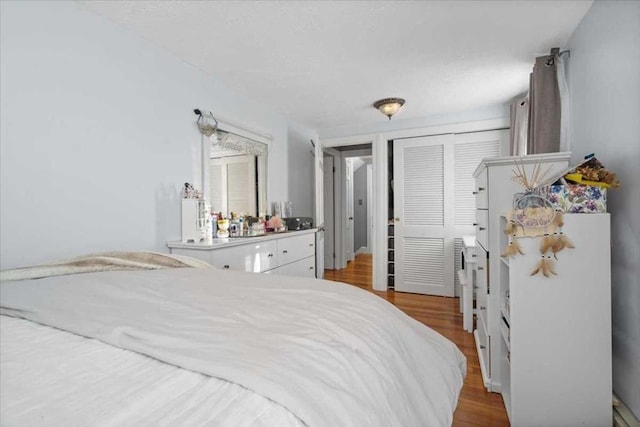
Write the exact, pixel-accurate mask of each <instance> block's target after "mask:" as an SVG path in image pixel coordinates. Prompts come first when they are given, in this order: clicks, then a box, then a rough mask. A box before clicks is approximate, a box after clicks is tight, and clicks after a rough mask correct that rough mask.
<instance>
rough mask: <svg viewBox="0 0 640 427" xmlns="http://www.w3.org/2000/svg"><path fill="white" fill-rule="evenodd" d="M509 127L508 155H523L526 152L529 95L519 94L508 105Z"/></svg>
mask: <svg viewBox="0 0 640 427" xmlns="http://www.w3.org/2000/svg"><path fill="white" fill-rule="evenodd" d="M509 109H510V129H511V131H510V132H509V155H510V156H524V155H525V154H527V139H528V133H529V95H522V96H519V97H518V98H517V99H516V100H515V101H513V102H512V103H511V104H510V105H509Z"/></svg>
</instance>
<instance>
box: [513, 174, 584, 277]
mask: <svg viewBox="0 0 640 427" xmlns="http://www.w3.org/2000/svg"><path fill="white" fill-rule="evenodd" d="M550 168H551V167H549V168H547V169H546V170H545V171H542V166H541V165H540V164H536V165H534V167H533V170H532V171H531V173H530V174H527V171H526V169H525V166H524V164H523V163H520V164H518V163H516V169H514V170H513V177H512V179H513V180H514V181H515V182H516V183H518V184H520V185H521V186H522V187H523V188H524V192H522V193H517V194H516V195H515V196H514V199H513V209H511V210H510V211H509V212H508V213H507V215H506V220H507V224H506V226H505V229H504V232H505V234H507V235H508V236H509V244H508V246H507V247H506V249H505V251H504V252H503V253H502V254H501V256H503V257H513V256H516V255H524V253H523V251H522V248H521V247H520V245H519V243H518V239H519V238H522V237H530V238H539V239H540V260H539V261H538V263H537V264H536V266H535V267H534V269H533V271H532V272H531V275H532V276H533V275H536V274H539V273H541V274H542V275H543V276H544V277H551V276H552V275H557V273H556V271H555V266H554V260H557V259H558V253H559V252H560V251H562V250H563V249H565V248H574V246H573V244H572V243H571V241H570V240H569V238H568V237H567V236H566V235H564V234H563V232H562V227H563V225H564V221H563V218H562V215H563V214H562V211H560V210H559V209H557V208H555V207H554V206H553V204H552V203H551V202H550V201H549V200H548V199H547V197H546V194H547V193H546V192H545V191H543V190H541V189H540V185H541V183H543V182H544V181H545V179H546V177H547V175H548V173H549V170H550Z"/></svg>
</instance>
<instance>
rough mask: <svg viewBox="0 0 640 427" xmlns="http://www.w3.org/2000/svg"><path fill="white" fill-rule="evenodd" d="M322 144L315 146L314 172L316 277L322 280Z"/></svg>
mask: <svg viewBox="0 0 640 427" xmlns="http://www.w3.org/2000/svg"><path fill="white" fill-rule="evenodd" d="M322 156H323V150H322V142H321V141H318V142H316V144H315V146H314V171H315V184H316V185H315V191H316V194H315V196H316V197H315V216H316V221H315V223H316V227H317V228H318V232H317V233H316V277H317V278H318V279H322V278H323V277H324V234H325V233H324V190H323V182H324V173H323V168H324V159H323V158H322Z"/></svg>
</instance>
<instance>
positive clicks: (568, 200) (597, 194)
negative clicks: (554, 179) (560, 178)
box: [547, 183, 607, 213]
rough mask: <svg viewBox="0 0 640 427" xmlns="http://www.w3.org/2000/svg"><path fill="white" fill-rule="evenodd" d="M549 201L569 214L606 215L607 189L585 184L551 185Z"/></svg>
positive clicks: (548, 192)
mask: <svg viewBox="0 0 640 427" xmlns="http://www.w3.org/2000/svg"><path fill="white" fill-rule="evenodd" d="M547 199H548V200H549V201H550V202H551V204H552V205H553V206H554V207H557V208H559V209H561V210H562V211H563V212H567V213H606V212H607V189H606V188H600V187H595V186H591V185H583V184H570V183H567V184H561V185H550V186H549V187H548V190H547Z"/></svg>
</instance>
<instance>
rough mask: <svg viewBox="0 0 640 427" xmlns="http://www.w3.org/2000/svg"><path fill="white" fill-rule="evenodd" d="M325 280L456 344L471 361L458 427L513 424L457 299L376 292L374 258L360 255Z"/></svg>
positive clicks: (456, 418) (455, 419) (327, 274)
mask: <svg viewBox="0 0 640 427" xmlns="http://www.w3.org/2000/svg"><path fill="white" fill-rule="evenodd" d="M324 273H325V275H324V278H325V279H327V280H335V281H338V282H345V283H349V284H351V285H355V286H358V287H360V288H362V289H365V290H368V291H370V292H373V293H375V294H376V295H378V296H380V297H382V298H384V299H386V300H388V301H389V302H391V303H392V304H394V305H395V306H396V307H398V308H399V309H401V310H402V311H404V312H405V313H407V314H408V315H409V316H411V317H413V318H414V319H416V320H418V321H420V322H422V323H424V324H425V325H427V326H429V327H430V328H432V329H434V330H435V331H437V332H439V333H440V334H442V335H444V336H445V337H447V338H448V339H450V340H451V341H453V342H454V343H455V344H456V345H457V346H458V348H460V350H461V351H462V352H463V353H464V355H465V356H466V357H467V377H466V378H465V381H464V385H463V387H462V391H461V393H460V398H459V400H458V407H457V409H456V411H455V413H454V415H453V425H454V426H456V427H457V426H508V425H509V420H508V418H507V413H506V411H505V409H504V405H503V403H502V396H501V395H500V394H498V393H489V392H487V390H486V389H485V388H484V385H483V384H482V376H481V374H480V365H479V362H478V355H477V353H476V347H475V343H474V340H473V334H470V333H468V332H465V331H464V330H463V329H462V315H461V314H460V310H459V307H460V302H459V300H458V299H457V298H446V297H434V296H428V295H418V294H408V293H404V292H394V291H386V292H380V291H374V290H373V289H372V283H373V280H372V256H371V255H370V254H360V255H357V256H356V258H355V260H354V261H351V262H350V263H349V265H348V266H347V268H346V269H344V270H325V272H324Z"/></svg>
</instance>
